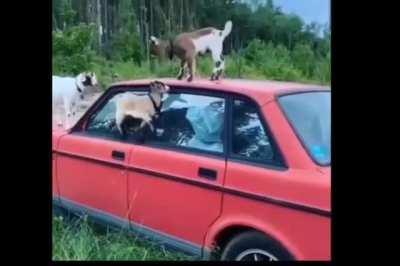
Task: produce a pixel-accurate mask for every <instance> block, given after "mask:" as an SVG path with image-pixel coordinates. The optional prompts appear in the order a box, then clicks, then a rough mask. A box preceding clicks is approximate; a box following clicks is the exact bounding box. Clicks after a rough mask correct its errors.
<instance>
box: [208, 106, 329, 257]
mask: <svg viewBox="0 0 400 266" xmlns="http://www.w3.org/2000/svg"><path fill="white" fill-rule="evenodd" d="M262 112H263V116H264V118H265V120H266V122H267V124H268V126H269V128H270V130H271V132H272V135H273V137H274V139H275V140H276V142H277V144H278V146H279V148H280V150H281V153H282V154H283V157H284V158H285V161H286V164H287V166H288V169H286V170H275V169H272V168H271V169H268V168H266V167H259V166H254V165H249V164H245V163H243V162H233V161H228V163H227V172H226V178H225V184H224V187H225V188H226V189H228V190H236V191H240V192H243V193H246V194H251V195H257V196H260V197H267V198H272V199H276V200H279V201H284V202H289V203H291V204H295V205H298V206H306V207H311V208H313V209H317V210H322V211H324V212H326V213H330V210H331V176H330V172H326V173H324V172H323V171H320V169H319V167H317V166H316V165H315V164H314V163H313V162H312V160H311V159H310V158H309V157H308V154H307V153H306V151H304V149H303V147H302V145H301V143H300V141H299V140H298V139H297V137H296V135H295V134H294V132H293V131H292V128H291V127H290V125H289V123H288V121H287V120H286V118H285V117H284V115H283V113H282V111H281V109H280V107H279V106H278V105H277V103H276V102H275V101H270V102H269V103H267V104H265V105H264V106H262ZM238 225H239V226H246V227H250V228H254V229H257V230H259V231H261V232H264V233H265V234H266V235H269V236H270V237H272V238H273V239H275V240H277V241H278V242H280V243H281V245H282V246H283V247H284V248H286V249H287V250H288V251H289V252H290V253H292V255H293V256H294V257H295V259H296V260H330V259H331V218H330V215H329V214H327V215H326V216H324V215H320V214H316V213H310V212H306V211H304V210H301V209H296V208H291V207H286V206H280V205H277V204H272V203H268V202H265V201H257V200H254V199H249V198H245V197H241V196H238V195H233V194H230V193H225V194H224V196H223V211H222V215H221V217H220V218H219V219H218V221H217V222H216V223H214V224H213V226H212V227H211V228H210V230H209V233H208V235H207V237H206V241H205V245H206V246H207V247H212V245H213V242H214V241H215V239H216V236H218V233H219V232H221V231H222V230H224V229H226V228H228V227H230V226H238Z"/></svg>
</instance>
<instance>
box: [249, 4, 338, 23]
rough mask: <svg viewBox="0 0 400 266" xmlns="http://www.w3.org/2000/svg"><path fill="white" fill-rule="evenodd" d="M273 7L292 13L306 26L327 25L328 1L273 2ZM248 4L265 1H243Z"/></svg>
mask: <svg viewBox="0 0 400 266" xmlns="http://www.w3.org/2000/svg"><path fill="white" fill-rule="evenodd" d="M273 1H274V5H276V6H280V7H281V8H282V11H283V12H285V13H294V14H296V15H298V16H300V17H301V18H302V19H303V20H304V22H305V23H306V24H310V23H311V22H317V23H319V24H326V23H329V20H330V2H331V1H330V0H273ZM244 2H248V3H254V2H259V3H265V2H266V0H244Z"/></svg>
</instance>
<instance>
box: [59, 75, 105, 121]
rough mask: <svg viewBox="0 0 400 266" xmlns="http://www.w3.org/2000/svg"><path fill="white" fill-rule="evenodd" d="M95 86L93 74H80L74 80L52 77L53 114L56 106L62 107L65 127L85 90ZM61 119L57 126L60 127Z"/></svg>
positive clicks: (73, 114) (95, 81) (95, 80)
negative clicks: (60, 105) (61, 105)
mask: <svg viewBox="0 0 400 266" xmlns="http://www.w3.org/2000/svg"><path fill="white" fill-rule="evenodd" d="M91 86H97V79H96V75H95V74H94V73H81V74H79V75H78V76H76V77H75V78H71V77H59V76H53V80H52V89H53V113H54V108H55V107H56V105H57V104H59V103H62V104H63V105H64V114H65V126H66V127H67V128H68V127H69V126H70V120H69V119H70V118H71V116H75V111H76V110H75V108H76V107H77V105H78V102H79V101H80V100H83V96H84V93H85V90H86V89H87V88H88V87H91ZM61 124H62V122H61V119H60V120H59V122H58V125H61Z"/></svg>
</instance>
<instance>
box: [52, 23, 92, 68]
mask: <svg viewBox="0 0 400 266" xmlns="http://www.w3.org/2000/svg"><path fill="white" fill-rule="evenodd" d="M94 32H95V30H94V27H93V26H92V25H84V24H81V25H79V26H74V27H71V28H69V29H67V30H65V31H64V32H62V31H53V33H52V39H53V73H58V74H68V75H71V74H72V75H77V74H79V73H80V72H83V71H88V70H90V69H91V67H92V60H93V57H94V55H95V53H94V51H93V50H92V49H91V45H92V40H93V35H94Z"/></svg>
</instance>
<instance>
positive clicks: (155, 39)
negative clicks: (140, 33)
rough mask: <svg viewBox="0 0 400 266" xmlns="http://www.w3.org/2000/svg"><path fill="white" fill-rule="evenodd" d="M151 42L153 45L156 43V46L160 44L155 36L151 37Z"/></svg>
mask: <svg viewBox="0 0 400 266" xmlns="http://www.w3.org/2000/svg"><path fill="white" fill-rule="evenodd" d="M150 41H151V42H152V43H154V44H155V45H157V44H158V39H157V38H156V37H154V36H150Z"/></svg>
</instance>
